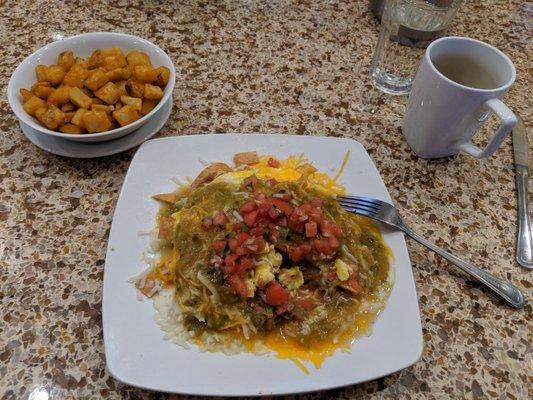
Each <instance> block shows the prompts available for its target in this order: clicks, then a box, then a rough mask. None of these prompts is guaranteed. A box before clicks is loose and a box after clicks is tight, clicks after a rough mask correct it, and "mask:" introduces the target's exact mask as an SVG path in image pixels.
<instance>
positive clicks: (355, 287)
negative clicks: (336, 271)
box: [342, 275, 363, 295]
mask: <svg viewBox="0 0 533 400" xmlns="http://www.w3.org/2000/svg"><path fill="white" fill-rule="evenodd" d="M342 287H343V288H344V289H346V290H348V291H350V292H352V293H353V294H356V295H357V294H360V293H362V292H363V286H361V283H360V282H359V280H358V279H357V278H356V277H355V275H351V276H350V277H349V278H348V280H347V281H346V282H345V283H344V284H343V285H342Z"/></svg>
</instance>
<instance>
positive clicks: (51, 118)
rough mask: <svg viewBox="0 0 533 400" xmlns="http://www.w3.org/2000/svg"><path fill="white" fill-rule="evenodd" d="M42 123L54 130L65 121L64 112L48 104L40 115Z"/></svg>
mask: <svg viewBox="0 0 533 400" xmlns="http://www.w3.org/2000/svg"><path fill="white" fill-rule="evenodd" d="M42 122H43V124H44V125H45V126H46V127H47V128H48V129H51V130H56V129H57V128H59V127H60V126H61V125H63V124H64V123H65V113H63V111H61V110H60V109H59V108H57V107H56V106H54V105H53V104H50V105H49V106H48V108H47V109H46V111H45V112H44V114H43V116H42Z"/></svg>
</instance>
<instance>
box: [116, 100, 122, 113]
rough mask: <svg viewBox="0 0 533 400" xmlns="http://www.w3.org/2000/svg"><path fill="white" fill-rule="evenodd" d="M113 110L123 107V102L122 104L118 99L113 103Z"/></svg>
mask: <svg viewBox="0 0 533 400" xmlns="http://www.w3.org/2000/svg"><path fill="white" fill-rule="evenodd" d="M114 107H115V111H117V110H120V109H121V108H122V107H124V104H122V103H121V102H120V101H117V102H116V103H115V105H114Z"/></svg>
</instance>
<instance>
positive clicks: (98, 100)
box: [91, 97, 106, 104]
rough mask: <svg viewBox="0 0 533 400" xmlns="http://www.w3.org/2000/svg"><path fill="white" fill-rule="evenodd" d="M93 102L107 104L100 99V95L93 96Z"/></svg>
mask: <svg viewBox="0 0 533 400" xmlns="http://www.w3.org/2000/svg"><path fill="white" fill-rule="evenodd" d="M91 100H92V101H93V104H106V102H105V101H102V100H100V99H99V98H98V97H92V98H91Z"/></svg>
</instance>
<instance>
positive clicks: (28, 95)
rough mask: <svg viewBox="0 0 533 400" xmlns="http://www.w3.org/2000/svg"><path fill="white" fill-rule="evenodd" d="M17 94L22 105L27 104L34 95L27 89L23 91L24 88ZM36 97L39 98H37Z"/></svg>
mask: <svg viewBox="0 0 533 400" xmlns="http://www.w3.org/2000/svg"><path fill="white" fill-rule="evenodd" d="M19 93H20V96H21V97H22V101H23V102H24V103H25V102H27V101H28V100H29V99H31V97H32V96H33V95H34V94H33V93H32V92H30V91H29V90H28V89H24V88H20V90H19ZM37 97H39V96H37Z"/></svg>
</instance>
